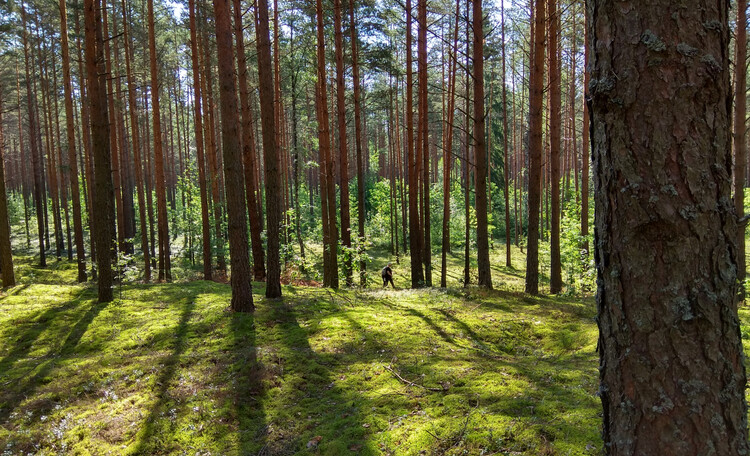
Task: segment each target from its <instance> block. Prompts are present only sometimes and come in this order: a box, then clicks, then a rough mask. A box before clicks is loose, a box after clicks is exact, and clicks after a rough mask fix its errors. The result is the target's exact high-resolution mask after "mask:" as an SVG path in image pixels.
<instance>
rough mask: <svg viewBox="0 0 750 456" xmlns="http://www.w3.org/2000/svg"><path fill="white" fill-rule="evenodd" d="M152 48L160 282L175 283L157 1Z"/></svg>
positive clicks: (150, 2)
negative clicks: (159, 58)
mask: <svg viewBox="0 0 750 456" xmlns="http://www.w3.org/2000/svg"><path fill="white" fill-rule="evenodd" d="M148 43H149V45H148V47H149V55H150V59H149V61H150V67H151V69H150V70H151V110H152V113H153V128H154V130H153V131H154V162H155V163H154V186H155V187H156V211H157V218H158V222H157V231H158V238H159V280H166V281H167V282H169V281H171V280H172V267H171V255H170V252H169V242H170V240H169V225H168V223H169V221H168V214H167V195H166V187H167V181H166V178H165V175H164V153H163V151H162V131H161V112H160V110H159V91H160V90H159V72H158V69H157V66H156V32H155V30H154V1H153V0H148Z"/></svg>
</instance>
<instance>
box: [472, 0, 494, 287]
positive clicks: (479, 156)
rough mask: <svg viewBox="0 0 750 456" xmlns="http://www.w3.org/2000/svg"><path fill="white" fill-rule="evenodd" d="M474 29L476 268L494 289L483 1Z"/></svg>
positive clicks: (476, 2)
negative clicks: (488, 217)
mask: <svg viewBox="0 0 750 456" xmlns="http://www.w3.org/2000/svg"><path fill="white" fill-rule="evenodd" d="M473 15H474V16H473V20H472V27H473V29H474V34H473V35H474V36H473V38H474V42H473V44H474V162H475V163H476V173H477V175H476V186H477V188H476V200H475V204H476V211H477V269H478V270H479V285H481V286H483V287H487V288H492V272H491V270H490V241H489V234H488V232H487V206H488V204H487V143H486V141H485V136H484V126H485V125H484V123H485V114H484V49H483V47H484V28H483V27H482V24H483V21H482V0H473Z"/></svg>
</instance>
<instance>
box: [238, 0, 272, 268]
mask: <svg viewBox="0 0 750 456" xmlns="http://www.w3.org/2000/svg"><path fill="white" fill-rule="evenodd" d="M234 36H235V42H236V44H237V67H238V72H237V77H238V84H239V87H240V90H239V93H240V105H241V107H242V124H241V127H242V158H243V163H244V166H245V191H246V193H247V209H248V215H249V217H250V242H251V245H252V252H253V278H254V280H256V281H258V282H262V281H264V280H266V265H265V254H264V252H263V241H262V240H261V232H262V231H263V227H262V225H261V219H260V214H258V203H257V201H256V193H257V189H256V188H255V179H254V177H253V176H254V175H255V160H254V157H255V156H256V154H257V151H256V150H255V135H254V134H253V110H252V108H251V106H250V90H249V86H248V81H247V63H246V58H245V40H244V37H243V26H242V6H241V4H240V0H234Z"/></svg>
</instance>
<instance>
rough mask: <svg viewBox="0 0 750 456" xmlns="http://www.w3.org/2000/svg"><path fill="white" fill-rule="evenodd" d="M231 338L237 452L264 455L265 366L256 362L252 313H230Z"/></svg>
mask: <svg viewBox="0 0 750 456" xmlns="http://www.w3.org/2000/svg"><path fill="white" fill-rule="evenodd" d="M231 318H232V336H231V337H232V338H233V339H234V346H233V351H234V366H232V369H233V371H234V374H235V375H236V378H235V380H234V382H233V387H234V408H235V413H236V415H237V416H236V417H235V419H236V421H237V422H238V425H239V454H241V455H246V454H258V455H267V454H270V453H269V451H268V444H267V441H266V439H267V436H268V425H267V424H266V413H265V409H264V406H263V405H264V400H265V398H266V389H265V388H264V385H263V376H264V367H263V365H262V364H261V363H260V362H259V361H258V346H257V343H258V342H257V336H256V331H257V329H256V327H255V316H254V315H253V314H251V313H234V314H232V317H231Z"/></svg>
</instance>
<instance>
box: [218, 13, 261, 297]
mask: <svg viewBox="0 0 750 456" xmlns="http://www.w3.org/2000/svg"><path fill="white" fill-rule="evenodd" d="M213 4H214V13H215V16H216V53H217V57H218V63H219V98H220V102H221V138H222V143H223V144H222V146H223V147H222V152H223V154H224V160H223V165H224V183H225V186H226V197H227V219H228V221H229V259H230V264H231V268H232V269H231V279H230V280H231V286H232V302H231V307H232V310H233V311H235V312H252V311H253V310H254V306H253V290H252V282H251V280H252V277H251V275H250V252H249V246H248V242H247V219H246V218H245V217H246V215H245V214H246V213H247V207H246V205H245V204H246V202H245V188H244V187H245V183H244V180H243V179H244V177H243V175H244V172H243V167H242V145H241V143H240V122H239V113H238V109H237V95H236V93H235V87H236V85H235V78H234V53H233V51H232V24H231V19H230V16H231V15H230V11H229V9H230V6H229V2H228V0H214V2H213Z"/></svg>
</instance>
